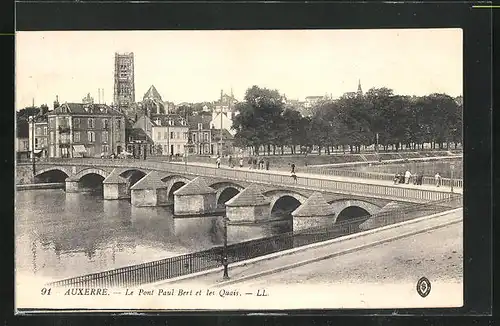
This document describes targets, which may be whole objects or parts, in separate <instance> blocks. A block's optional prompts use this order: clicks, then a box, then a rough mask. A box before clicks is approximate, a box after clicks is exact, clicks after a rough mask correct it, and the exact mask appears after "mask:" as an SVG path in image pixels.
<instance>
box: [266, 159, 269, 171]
mask: <svg viewBox="0 0 500 326" xmlns="http://www.w3.org/2000/svg"><path fill="white" fill-rule="evenodd" d="M266 170H269V160H266Z"/></svg>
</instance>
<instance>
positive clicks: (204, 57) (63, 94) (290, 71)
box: [15, 29, 463, 109]
mask: <svg viewBox="0 0 500 326" xmlns="http://www.w3.org/2000/svg"><path fill="white" fill-rule="evenodd" d="M462 48H463V46H462V31H461V30H460V29H388V30H272V31H271V30H255V31H64V32H59V31H58V32H51V31H49V32H18V33H16V85H15V91H16V109H21V108H23V107H27V106H31V105H32V102H33V101H34V103H35V105H37V106H39V105H41V104H47V105H48V106H49V107H51V106H52V102H53V101H54V100H55V98H56V95H58V97H59V101H60V102H81V100H82V98H83V97H85V96H86V95H87V93H90V95H91V96H92V97H93V98H94V101H95V102H97V101H98V89H99V88H101V89H104V99H103V100H101V102H106V103H107V104H111V102H112V100H113V74H114V71H113V69H114V56H115V52H118V53H125V52H134V60H135V63H134V66H135V90H136V91H135V93H136V96H135V97H136V101H140V100H142V97H143V95H144V94H145V93H146V92H147V90H148V89H149V87H150V86H151V85H154V86H155V87H156V89H157V90H158V92H159V93H160V95H161V96H162V98H163V100H164V101H169V102H174V103H176V104H178V103H182V102H188V103H196V102H204V101H208V102H212V101H216V100H218V99H219V97H220V92H221V89H223V90H224V93H227V94H230V92H231V89H232V90H233V93H234V95H235V97H236V98H237V99H239V100H242V99H243V97H244V94H245V91H246V90H247V89H248V88H249V87H251V86H253V85H257V86H260V87H267V88H271V89H277V90H278V91H279V92H280V93H281V94H285V95H286V96H287V98H289V99H299V100H304V99H305V98H306V97H307V96H322V95H330V94H331V95H332V96H333V97H334V98H336V97H340V96H342V95H343V94H344V93H346V92H355V91H356V90H357V87H358V80H360V81H361V85H362V88H363V91H364V92H366V91H367V90H369V89H370V88H372V87H388V88H391V89H393V90H394V92H395V93H396V94H401V95H417V96H421V95H427V94H431V93H446V94H448V95H450V96H454V97H455V96H460V95H462V81H463V71H462V70H463V67H462Z"/></svg>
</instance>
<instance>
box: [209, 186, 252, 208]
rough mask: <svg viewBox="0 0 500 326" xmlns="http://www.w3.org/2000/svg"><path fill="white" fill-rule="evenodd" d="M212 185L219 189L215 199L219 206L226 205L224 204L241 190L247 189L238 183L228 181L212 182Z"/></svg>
mask: <svg viewBox="0 0 500 326" xmlns="http://www.w3.org/2000/svg"><path fill="white" fill-rule="evenodd" d="M210 187H211V188H214V189H215V190H216V191H217V193H216V197H215V200H216V202H217V207H224V204H225V203H226V202H227V201H228V200H230V199H231V198H233V197H234V196H236V195H237V194H239V193H240V192H241V191H243V189H245V187H243V186H241V185H239V184H237V183H234V182H227V181H224V182H217V183H214V184H211V185H210Z"/></svg>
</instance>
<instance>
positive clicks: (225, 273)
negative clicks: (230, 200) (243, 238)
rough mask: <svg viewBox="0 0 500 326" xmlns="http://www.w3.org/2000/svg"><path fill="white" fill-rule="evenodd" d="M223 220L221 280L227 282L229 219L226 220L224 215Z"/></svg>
mask: <svg viewBox="0 0 500 326" xmlns="http://www.w3.org/2000/svg"><path fill="white" fill-rule="evenodd" d="M223 219H224V248H223V252H222V266H224V274H223V275H222V279H223V280H229V273H228V268H227V265H228V257H227V222H228V221H229V219H228V218H227V216H226V215H224V217H223Z"/></svg>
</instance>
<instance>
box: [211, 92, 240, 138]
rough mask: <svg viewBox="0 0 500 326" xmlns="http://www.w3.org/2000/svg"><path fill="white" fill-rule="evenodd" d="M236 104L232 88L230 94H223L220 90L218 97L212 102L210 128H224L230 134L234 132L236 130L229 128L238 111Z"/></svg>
mask: <svg viewBox="0 0 500 326" xmlns="http://www.w3.org/2000/svg"><path fill="white" fill-rule="evenodd" d="M236 104H238V100H236V98H235V97H234V95H233V90H231V95H227V94H224V92H223V90H221V92H220V99H219V100H218V101H216V102H215V103H214V109H213V110H212V120H211V122H210V128H217V129H226V130H227V131H229V133H231V134H232V135H234V134H236V131H234V130H232V129H231V127H232V126H233V119H234V117H235V116H236V114H237V113H238V112H237V111H236Z"/></svg>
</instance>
